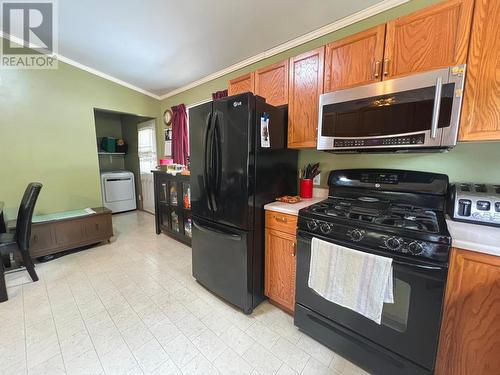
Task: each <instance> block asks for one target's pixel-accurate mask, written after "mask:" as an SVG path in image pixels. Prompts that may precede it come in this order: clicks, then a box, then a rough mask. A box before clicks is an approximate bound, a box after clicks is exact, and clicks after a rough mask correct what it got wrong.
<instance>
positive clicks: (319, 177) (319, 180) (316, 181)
mask: <svg viewBox="0 0 500 375" xmlns="http://www.w3.org/2000/svg"><path fill="white" fill-rule="evenodd" d="M320 184H321V173H319V174H318V175H317V176H316V177H314V179H313V185H320Z"/></svg>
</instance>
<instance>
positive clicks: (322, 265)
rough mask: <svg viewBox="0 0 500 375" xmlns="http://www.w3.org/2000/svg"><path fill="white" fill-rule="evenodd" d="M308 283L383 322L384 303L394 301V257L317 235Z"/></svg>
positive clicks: (339, 302)
mask: <svg viewBox="0 0 500 375" xmlns="http://www.w3.org/2000/svg"><path fill="white" fill-rule="evenodd" d="M308 285H309V287H310V288H311V289H313V290H314V291H315V292H316V293H318V294H319V295H320V296H322V297H323V298H325V299H327V300H328V301H331V302H333V303H336V304H338V305H340V306H343V307H346V308H348V309H351V310H353V311H355V312H357V313H359V314H361V315H363V316H365V317H366V318H368V319H371V320H373V321H374V322H376V323H378V324H380V322H381V319H382V309H383V307H384V303H394V296H393V284H392V259H391V258H387V257H382V256H378V255H374V254H370V253H365V252H363V251H358V250H354V249H350V248H348V247H344V246H340V245H336V244H334V243H330V242H326V241H323V240H320V239H318V238H313V239H312V243H311V263H310V266H309V280H308Z"/></svg>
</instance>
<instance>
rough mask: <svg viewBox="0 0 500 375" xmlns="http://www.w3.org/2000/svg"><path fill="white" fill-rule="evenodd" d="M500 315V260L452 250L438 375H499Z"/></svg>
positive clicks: (437, 369)
mask: <svg viewBox="0 0 500 375" xmlns="http://www.w3.org/2000/svg"><path fill="white" fill-rule="evenodd" d="M491 1H492V2H496V1H497V0H491ZM499 314H500V257H498V256H493V255H487V254H481V253H476V252H473V251H467V250H460V249H453V250H452V256H451V261H450V272H449V275H448V282H447V285H446V296H445V305H444V315H443V324H442V326H441V335H440V343H439V350H438V358H437V365H436V375H471V374H477V375H479V374H481V375H497V374H498V372H499V369H500V355H499V354H500V353H499V348H500V318H499Z"/></svg>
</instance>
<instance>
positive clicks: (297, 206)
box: [264, 198, 326, 216]
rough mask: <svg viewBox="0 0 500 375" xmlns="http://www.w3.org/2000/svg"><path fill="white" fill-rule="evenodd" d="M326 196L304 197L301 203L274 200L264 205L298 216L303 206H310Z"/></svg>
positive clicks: (276, 210)
mask: <svg viewBox="0 0 500 375" xmlns="http://www.w3.org/2000/svg"><path fill="white" fill-rule="evenodd" d="M325 199H326V198H310V199H302V200H301V201H300V202H299V203H293V204H290V203H283V202H273V203H268V204H266V205H265V206H264V209H265V210H268V211H275V212H280V213H282V214H288V215H294V216H298V214H299V210H301V209H302V208H305V207H308V206H310V205H312V204H314V203H318V202H321V201H322V200H325Z"/></svg>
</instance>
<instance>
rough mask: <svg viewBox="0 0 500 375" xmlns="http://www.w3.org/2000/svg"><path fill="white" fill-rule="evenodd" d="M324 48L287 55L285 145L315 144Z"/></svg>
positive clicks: (321, 87)
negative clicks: (292, 55)
mask: <svg viewBox="0 0 500 375" xmlns="http://www.w3.org/2000/svg"><path fill="white" fill-rule="evenodd" d="M324 55H325V48H324V47H321V48H317V49H315V50H313V51H309V52H306V53H304V54H302V55H299V56H295V57H293V58H291V59H290V90H289V94H288V147H290V148H300V147H316V140H317V137H318V136H317V134H318V107H319V96H320V95H321V94H322V93H323V68H324V60H325V58H324Z"/></svg>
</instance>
